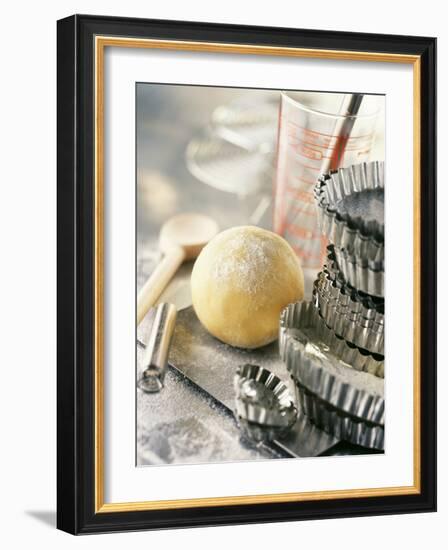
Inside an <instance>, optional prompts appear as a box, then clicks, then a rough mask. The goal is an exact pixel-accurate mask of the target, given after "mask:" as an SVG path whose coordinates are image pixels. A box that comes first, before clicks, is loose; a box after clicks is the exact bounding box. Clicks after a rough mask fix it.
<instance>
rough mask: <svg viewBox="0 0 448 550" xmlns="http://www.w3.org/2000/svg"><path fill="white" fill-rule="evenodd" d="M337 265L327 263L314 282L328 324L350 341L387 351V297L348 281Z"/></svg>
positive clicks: (381, 352)
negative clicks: (385, 301)
mask: <svg viewBox="0 0 448 550" xmlns="http://www.w3.org/2000/svg"><path fill="white" fill-rule="evenodd" d="M327 265H328V258H327ZM334 269H335V268H334V265H332V267H331V268H329V269H328V268H327V266H325V268H324V270H323V271H321V272H320V273H319V275H318V277H317V279H316V281H315V283H314V299H315V302H316V305H317V307H318V308H319V313H320V315H321V317H322V318H323V320H324V321H325V324H326V325H327V326H328V327H329V328H331V329H332V330H334V332H335V333H336V334H337V335H338V336H340V337H341V338H344V339H345V340H347V342H351V343H352V344H354V345H355V346H357V347H359V348H362V349H365V350H367V351H369V352H370V353H375V354H379V355H384V300H382V299H378V298H377V299H375V298H373V297H371V296H369V295H367V294H363V293H360V292H358V291H357V290H356V289H354V288H353V287H350V286H348V285H346V284H345V283H344V282H342V281H341V279H340V278H339V277H338V273H339V272H336V273H335V271H334Z"/></svg>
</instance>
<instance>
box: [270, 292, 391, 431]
mask: <svg viewBox="0 0 448 550" xmlns="http://www.w3.org/2000/svg"><path fill="white" fill-rule="evenodd" d="M279 343H280V356H281V357H282V359H283V361H285V363H286V367H287V369H288V371H289V372H290V373H291V375H292V377H293V379H294V381H295V382H296V383H299V384H300V385H301V386H303V387H305V388H306V389H307V390H308V391H309V392H310V393H312V394H314V395H316V396H318V397H319V399H322V400H323V401H325V402H327V403H328V404H329V405H332V406H333V407H335V408H337V409H338V410H340V411H341V412H344V413H345V414H348V415H350V416H351V417H354V418H356V419H358V420H362V421H367V422H370V423H372V424H379V425H383V424H384V380H383V379H382V378H381V376H384V363H383V361H382V360H379V359H376V358H375V356H372V355H369V354H367V355H364V354H363V353H362V351H361V350H359V349H358V348H356V347H353V348H351V347H350V346H349V345H348V344H347V342H346V341H345V340H343V339H340V338H338V337H337V336H336V335H335V333H334V332H333V331H331V329H329V328H328V327H327V326H326V325H325V323H324V322H323V320H322V319H321V318H320V316H319V313H318V311H317V309H316V307H315V306H314V304H313V303H311V302H297V303H294V304H290V305H289V306H288V307H286V308H285V309H284V310H283V312H282V315H281V320H280V338H279ZM347 350H350V352H351V355H350V354H349V353H348V352H347ZM363 371H367V372H363ZM374 375H375V376H374Z"/></svg>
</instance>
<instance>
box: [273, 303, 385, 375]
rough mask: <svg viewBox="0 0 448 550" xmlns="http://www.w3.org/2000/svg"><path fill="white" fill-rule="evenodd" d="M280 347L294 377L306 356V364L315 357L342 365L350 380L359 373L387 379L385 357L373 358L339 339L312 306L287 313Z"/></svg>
mask: <svg viewBox="0 0 448 550" xmlns="http://www.w3.org/2000/svg"><path fill="white" fill-rule="evenodd" d="M307 344H308V349H306V348H307ZM279 346H280V356H281V357H282V359H283V360H284V361H286V366H287V367H288V370H289V371H290V372H291V373H292V374H294V370H295V369H296V367H295V364H296V363H298V362H300V359H301V357H302V355H304V360H305V361H308V359H310V358H311V357H312V356H314V355H315V356H316V357H317V358H319V357H321V358H322V359H325V358H327V361H328V362H329V363H336V364H338V365H339V367H340V369H341V372H342V371H345V370H347V371H348V377H349V378H350V377H356V371H362V372H365V373H369V374H373V375H375V377H380V378H382V377H384V360H383V357H382V356H380V355H374V354H370V353H369V352H367V351H366V350H363V349H360V348H358V347H356V346H354V345H353V344H350V343H349V342H347V341H346V340H344V339H343V338H341V337H339V336H337V335H336V333H335V332H334V331H333V330H332V329H330V328H329V327H327V325H326V324H325V322H324V320H323V319H322V318H321V316H320V315H319V311H318V309H317V308H316V307H315V305H314V304H313V303H312V302H297V303H294V304H290V305H289V306H288V307H286V308H285V309H284V310H283V312H282V315H281V317H280V333H279ZM289 348H291V349H292V350H293V351H292V353H291V355H288V354H287V351H288V349H289ZM308 351H309V352H310V353H308ZM342 367H343V368H342Z"/></svg>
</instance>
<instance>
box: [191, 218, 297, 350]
mask: <svg viewBox="0 0 448 550" xmlns="http://www.w3.org/2000/svg"><path fill="white" fill-rule="evenodd" d="M191 295H192V300H193V306H194V309H195V311H196V314H197V316H198V318H199V320H200V321H201V323H202V324H203V325H204V327H205V328H206V329H207V330H208V331H209V332H210V333H211V334H212V335H213V336H215V337H216V338H218V339H219V340H222V341H223V342H225V343H227V344H230V345H231V346H236V347H240V348H258V347H260V346H264V345H266V344H269V343H270V342H272V341H274V340H275V339H276V338H277V335H278V330H279V319H280V313H281V311H282V309H283V308H284V307H285V306H286V305H288V304H289V303H291V302H296V301H298V300H302V299H303V272H302V268H301V266H300V262H299V260H298V258H297V256H296V255H295V254H294V251H293V250H292V248H291V247H290V245H289V244H288V243H287V242H286V241H285V240H284V239H283V238H282V237H280V236H279V235H276V234H275V233H272V232H271V231H266V230H264V229H260V228H259V227H252V226H242V227H233V228H231V229H228V230H226V231H223V232H222V233H220V234H219V235H217V236H216V237H214V238H213V239H212V240H211V241H210V242H209V243H208V244H207V246H205V247H204V249H203V250H202V251H201V253H200V254H199V256H198V258H197V260H196V263H195V264H194V268H193V273H192V276H191Z"/></svg>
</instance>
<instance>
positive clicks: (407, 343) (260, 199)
mask: <svg viewBox="0 0 448 550" xmlns="http://www.w3.org/2000/svg"><path fill="white" fill-rule="evenodd" d="M435 78H436V40H435V39H434V38H424V37H409V36H393V35H373V34H371V35H369V34H357V33H344V32H334V31H316V30H302V29H300V30H299V29H284V28H282V29H280V28H275V29H274V28H264V27H248V26H233V25H217V24H211V23H210V24H208V23H207V24H205V23H190V22H178V21H157V20H140V19H127V18H112V17H97V16H88V15H75V16H72V17H69V18H66V19H63V20H61V21H58V130H57V131H58V514H57V518H58V527H59V528H60V529H62V530H65V531H68V532H70V533H73V534H81V533H96V532H108V531H124V530H136V529H158V528H167V527H185V526H201V525H224V524H236V523H249V522H269V521H287V520H300V519H314V518H332V517H347V516H360V515H374V514H392V513H406V512H409V513H410V512H424V511H434V510H435V507H436V351H435V350H436V345H435V339H436V219H435V213H436V199H435V191H436V175H435V151H436V130H435V128H436V126H435V112H436V111H435V99H436V92H435Z"/></svg>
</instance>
